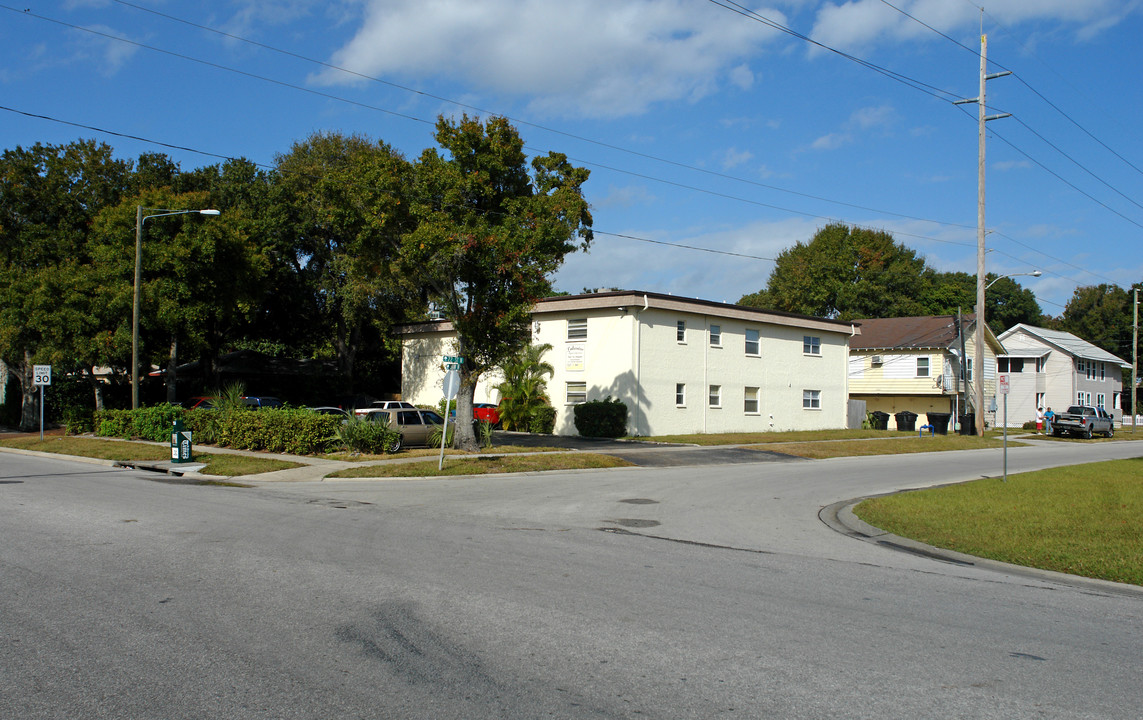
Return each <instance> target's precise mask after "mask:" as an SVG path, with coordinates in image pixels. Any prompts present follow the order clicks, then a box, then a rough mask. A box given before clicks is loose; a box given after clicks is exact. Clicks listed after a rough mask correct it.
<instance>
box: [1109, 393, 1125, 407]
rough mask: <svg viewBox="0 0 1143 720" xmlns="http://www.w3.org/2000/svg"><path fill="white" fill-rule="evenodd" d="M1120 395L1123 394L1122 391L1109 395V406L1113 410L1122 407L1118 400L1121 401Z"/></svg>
mask: <svg viewBox="0 0 1143 720" xmlns="http://www.w3.org/2000/svg"><path fill="white" fill-rule="evenodd" d="M1121 395H1123V393H1119V392H1117V393H1114V394H1113V395H1112V396H1111V408H1112V409H1113V410H1122V409H1123V408H1122V406H1120V402H1122V398H1121V397H1120V396H1121Z"/></svg>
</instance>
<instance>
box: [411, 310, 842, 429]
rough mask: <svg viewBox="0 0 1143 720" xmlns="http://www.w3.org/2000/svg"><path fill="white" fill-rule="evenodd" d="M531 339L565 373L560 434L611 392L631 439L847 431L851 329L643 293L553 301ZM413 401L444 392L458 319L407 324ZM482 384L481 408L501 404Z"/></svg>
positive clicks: (552, 385) (559, 378)
mask: <svg viewBox="0 0 1143 720" xmlns="http://www.w3.org/2000/svg"><path fill="white" fill-rule="evenodd" d="M531 329H532V342H533V343H536V344H543V343H547V344H550V345H551V346H552V351H551V352H550V353H549V354H548V356H547V357H546V358H545V359H546V360H547V361H548V362H549V363H551V365H552V366H553V367H554V368H555V375H554V376H553V377H552V378H551V379H550V380H549V381H548V394H549V396H550V397H551V400H552V404H553V405H554V406H555V407H556V409H557V411H558V412H557V417H556V429H555V432H556V433H557V434H561V435H574V434H576V430H575V425H574V418H573V414H572V408H573V407H574V406H575V405H576V404H577V403H580V402H584V401H586V400H602V399H604V398H606V397H608V396H610V397H613V398H617V399H619V400H622V401H623V402H624V403H625V404H626V405H627V407H628V410H629V415H628V431H629V434H631V435H670V434H682V433H724V432H758V431H769V430H815V429H823V428H844V427H845V426H846V407H847V402H848V388H847V384H846V383H847V378H846V364H847V358H848V355H849V339H850V337H851V336H852V335H853V334H855V333H856V332H858V331H857V329H856V328H855V327H854V326H853V325H852V324H851V323H848V322H839V321H834V320H824V319H820V318H812V317H806V316H802V315H794V314H789V313H778V312H773V311H764V310H758V309H755V308H748V307H742V306H737V305H728V304H725V303H716V302H709V301H704V300H694V299H687V298H680V297H674V296H670V295H660V294H656V293H644V292H634V291H621V292H620V291H617V292H600V293H591V294H587V295H574V296H565V297H554V298H546V299H544V300H541V301H540V302H538V303H537V304H536V306H535V309H534V310H533V311H532V328H531ZM399 332H400V333H401V334H402V336H403V338H404V343H403V355H402V380H401V391H402V397H404V398H405V399H407V400H411V401H412V402H414V403H416V404H419V405H420V404H424V405H433V404H436V403H437V402H438V401H439V400H440V397H441V392H440V388H441V380H442V378H443V369H442V368H441V358H442V357H443V356H444V355H448V354H451V347H452V345H451V343H452V338H453V337H454V333H453V329H452V326H451V324H450V323H448V322H445V321H441V322H436V323H423V324H419V325H412V326H406V327H405V328H402V329H401V330H400V331H399ZM497 380H498V378H495V377H490V378H483V379H482V381H481V382H480V384H479V385H478V386H477V390H476V398H475V400H476V401H477V402H497V401H498V400H499V398H498V397H497V396H496V392H495V391H494V390H492V389H491V388H492V387H493V386H494V385H495V384H496V382H497Z"/></svg>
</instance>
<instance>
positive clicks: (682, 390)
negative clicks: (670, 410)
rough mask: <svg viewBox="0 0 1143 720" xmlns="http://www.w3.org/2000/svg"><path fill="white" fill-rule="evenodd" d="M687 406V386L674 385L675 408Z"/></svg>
mask: <svg viewBox="0 0 1143 720" xmlns="http://www.w3.org/2000/svg"><path fill="white" fill-rule="evenodd" d="M686 406H687V384H686V383H675V407H686Z"/></svg>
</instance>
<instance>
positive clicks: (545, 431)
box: [528, 405, 556, 435]
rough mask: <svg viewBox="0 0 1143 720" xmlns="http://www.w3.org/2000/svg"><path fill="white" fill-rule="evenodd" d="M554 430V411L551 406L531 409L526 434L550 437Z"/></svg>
mask: <svg viewBox="0 0 1143 720" xmlns="http://www.w3.org/2000/svg"><path fill="white" fill-rule="evenodd" d="M555 429H556V409H555V408H554V407H552V406H551V405H541V406H540V407H537V408H533V409H532V417H531V418H530V419H529V421H528V432H531V433H536V434H538V435H551V434H552V431H554V430H555Z"/></svg>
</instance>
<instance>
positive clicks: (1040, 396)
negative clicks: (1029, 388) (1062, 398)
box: [1036, 393, 1045, 408]
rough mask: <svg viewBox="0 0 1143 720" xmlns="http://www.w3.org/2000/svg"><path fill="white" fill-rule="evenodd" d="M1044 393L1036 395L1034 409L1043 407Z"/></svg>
mask: <svg viewBox="0 0 1143 720" xmlns="http://www.w3.org/2000/svg"><path fill="white" fill-rule="evenodd" d="M1044 397H1045V396H1044V393H1036V407H1038V408H1042V407H1044Z"/></svg>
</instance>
